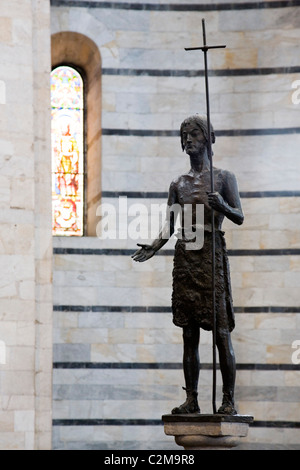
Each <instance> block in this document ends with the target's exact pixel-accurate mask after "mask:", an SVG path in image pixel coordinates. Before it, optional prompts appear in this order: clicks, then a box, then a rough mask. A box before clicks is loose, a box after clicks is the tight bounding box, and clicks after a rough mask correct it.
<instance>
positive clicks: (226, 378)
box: [216, 331, 236, 415]
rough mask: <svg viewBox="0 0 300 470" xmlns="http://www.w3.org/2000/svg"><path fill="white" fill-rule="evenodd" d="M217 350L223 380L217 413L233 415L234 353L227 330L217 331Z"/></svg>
mask: <svg viewBox="0 0 300 470" xmlns="http://www.w3.org/2000/svg"><path fill="white" fill-rule="evenodd" d="M216 344H217V347H218V351H219V361H220V369H221V374H222V380H223V402H222V406H221V407H220V408H219V410H218V413H222V414H228V415H233V414H236V410H235V408H234V386H235V371H236V366H235V355H234V351H233V347H232V343H231V336H230V333H229V332H228V331H221V332H220V331H219V332H218V333H217V337H216Z"/></svg>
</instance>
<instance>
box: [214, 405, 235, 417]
mask: <svg viewBox="0 0 300 470" xmlns="http://www.w3.org/2000/svg"><path fill="white" fill-rule="evenodd" d="M218 413H219V414H222V415H236V414H237V411H236V409H235V408H234V404H233V403H229V402H223V403H222V406H220V408H219V409H218Z"/></svg>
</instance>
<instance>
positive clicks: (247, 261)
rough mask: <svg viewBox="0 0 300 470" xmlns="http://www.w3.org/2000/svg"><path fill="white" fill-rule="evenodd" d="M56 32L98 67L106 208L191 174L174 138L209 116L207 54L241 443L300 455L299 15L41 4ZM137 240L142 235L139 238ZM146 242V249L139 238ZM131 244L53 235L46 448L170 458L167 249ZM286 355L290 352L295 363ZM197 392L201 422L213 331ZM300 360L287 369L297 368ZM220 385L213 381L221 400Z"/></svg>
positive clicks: (176, 399) (252, 8)
mask: <svg viewBox="0 0 300 470" xmlns="http://www.w3.org/2000/svg"><path fill="white" fill-rule="evenodd" d="M51 4H52V9H51V15H52V32H53V33H56V32H59V31H76V32H79V33H82V34H84V35H86V36H88V37H89V38H91V39H92V40H93V41H94V42H95V43H96V44H97V45H98V47H99V50H100V53H101V57H102V74H103V75H102V101H103V108H102V127H103V128H102V157H101V158H102V202H103V203H104V202H105V203H110V204H112V205H113V206H115V207H116V209H117V211H118V210H119V207H120V206H119V204H120V197H123V201H125V200H126V203H127V205H128V206H131V205H133V204H137V203H143V204H145V206H146V207H147V208H148V209H149V208H150V207H151V204H162V203H163V202H165V200H166V196H167V192H168V188H169V184H170V182H171V181H172V179H173V178H174V177H176V176H177V175H178V174H180V173H181V172H184V171H186V170H187V169H188V160H187V156H186V155H185V154H183V153H182V152H181V148H180V141H179V137H178V136H179V133H178V129H179V126H180V124H181V122H182V120H183V119H184V118H185V117H186V116H187V115H189V114H194V113H195V112H200V113H201V112H204V111H205V108H204V106H205V102H204V81H203V63H202V57H201V54H200V53H197V52H193V53H192V52H189V53H187V52H185V51H184V47H187V46H195V45H198V44H199V42H200V41H202V36H201V30H200V26H201V19H202V17H205V19H206V24H207V35H208V38H209V41H210V42H213V43H218V44H219V43H220V44H221V43H225V44H226V45H227V47H226V49H225V50H220V51H213V52H211V54H210V90H211V113H212V122H213V124H214V127H215V129H216V135H217V141H216V144H215V147H214V154H215V155H214V159H215V165H216V166H219V167H221V168H226V169H228V170H231V171H233V172H234V173H235V174H236V176H237V179H238V182H239V189H240V194H241V198H242V204H243V209H244V213H245V223H244V225H243V226H241V227H236V226H233V224H232V223H230V222H228V221H226V223H225V225H224V228H225V230H226V239H227V244H228V249H229V255H230V263H231V275H232V287H233V297H234V305H235V311H236V323H237V326H236V329H235V330H234V332H233V343H234V347H235V352H236V357H237V369H238V371H237V389H236V396H237V406H238V411H239V412H240V413H243V414H253V416H254V417H255V421H254V424H253V425H252V426H251V428H250V432H249V436H248V437H247V438H246V439H245V441H244V444H243V446H242V448H244V449H296V448H299V437H300V436H299V423H300V407H299V390H300V389H299V373H300V372H299V365H298V364H297V362H298V361H297V357H298V356H297V354H296V353H297V351H296V350H295V349H293V347H292V346H293V343H294V345H295V341H297V340H299V342H300V325H299V320H300V316H299V314H300V302H299V300H300V296H299V287H298V286H299V281H300V256H299V255H300V231H299V227H300V211H299V196H300V186H299V170H300V167H299V158H298V148H299V144H300V126H299V122H300V121H299V115H300V114H299V113H300V108H299V106H300V104H297V103H295V99H293V97H295V94H294V93H295V90H296V89H295V88H293V84H295V82H296V81H297V80H299V78H300V63H299V45H298V43H299V37H300V9H299V6H297V5H298V3H297V2H295V1H294V2H293V1H290V2H285V1H276V2H271V1H265V2H256V1H255V2H254V1H248V2H247V3H244V2H239V1H236V2H231V3H227V2H226V1H222V0H214V1H212V2H209V3H208V2H207V3H204V2H199V1H192V0H190V1H180V2H179V1H173V2H172V3H167V2H159V1H158V0H157V1H155V0H152V2H141V1H136V2H135V3H129V2H126V1H119V2H100V1H84V0H81V1H80V0H75V1H72V2H70V1H68V0H52V1H51ZM137 241H139V240H137ZM140 241H141V240H140ZM135 245H136V240H130V239H116V240H100V239H99V238H97V237H95V238H94V237H83V238H81V239H78V238H69V239H68V238H59V237H57V238H55V239H54V277H53V284H54V285H53V290H54V300H53V303H54V366H53V448H55V449H77V448H80V449H176V445H175V443H174V442H173V438H170V437H168V436H165V435H164V432H163V426H162V422H161V419H160V418H161V415H162V414H165V413H168V412H170V410H171V408H172V407H173V406H175V405H177V404H178V403H181V401H182V400H183V398H184V392H183V391H182V389H181V387H182V385H184V383H183V374H182V366H181V357H182V340H181V330H180V329H179V328H176V327H175V326H174V325H173V324H172V315H171V309H170V297H171V272H172V254H173V246H174V242H173V241H170V242H169V243H168V244H167V245H166V246H165V247H164V249H162V250H161V252H160V253H159V254H158V255H157V256H155V257H154V258H152V259H151V260H149V261H148V262H147V263H144V264H135V263H133V262H132V260H131V258H130V255H131V254H132V253H133V251H134V248H135ZM293 353H294V356H292V355H293ZM200 357H201V362H202V370H201V377H200V386H199V396H200V406H201V409H202V411H203V412H206V413H210V412H211V403H210V402H211V381H212V371H211V337H210V334H209V333H207V332H204V331H203V332H202V335H201V346H200ZM295 359H296V360H295ZM220 384H221V380H220V377H219V375H218V400H220V397H221V395H220V393H221V385H220Z"/></svg>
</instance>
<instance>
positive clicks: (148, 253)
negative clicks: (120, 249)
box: [131, 243, 156, 262]
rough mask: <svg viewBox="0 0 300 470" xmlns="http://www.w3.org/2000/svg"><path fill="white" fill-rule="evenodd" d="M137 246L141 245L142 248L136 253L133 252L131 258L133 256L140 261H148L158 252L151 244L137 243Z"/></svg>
mask: <svg viewBox="0 0 300 470" xmlns="http://www.w3.org/2000/svg"><path fill="white" fill-rule="evenodd" d="M137 246H140V247H141V248H140V249H139V250H137V251H136V252H135V253H133V255H132V256H131V258H133V259H134V261H139V262H142V261H147V259H150V258H152V256H154V255H155V253H156V252H155V250H154V249H153V248H152V246H151V245H143V244H140V243H137Z"/></svg>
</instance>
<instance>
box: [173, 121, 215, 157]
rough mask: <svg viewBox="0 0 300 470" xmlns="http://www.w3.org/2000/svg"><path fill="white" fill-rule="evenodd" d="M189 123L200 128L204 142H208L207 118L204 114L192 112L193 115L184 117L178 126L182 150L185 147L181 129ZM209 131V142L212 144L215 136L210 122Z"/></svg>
mask: <svg viewBox="0 0 300 470" xmlns="http://www.w3.org/2000/svg"><path fill="white" fill-rule="evenodd" d="M191 124H193V125H196V126H198V127H199V128H200V129H201V130H202V132H203V135H204V137H205V139H206V142H207V143H208V128H207V118H206V116H204V115H200V114H194V115H193V116H190V117H188V118H186V119H185V120H184V121H183V123H182V124H181V126H180V138H181V147H182V150H184V149H185V146H184V142H183V137H182V134H183V130H184V128H185V126H190V125H191ZM210 133H211V143H212V144H214V143H215V141H216V137H215V133H214V129H213V126H212V124H211V123H210Z"/></svg>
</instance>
